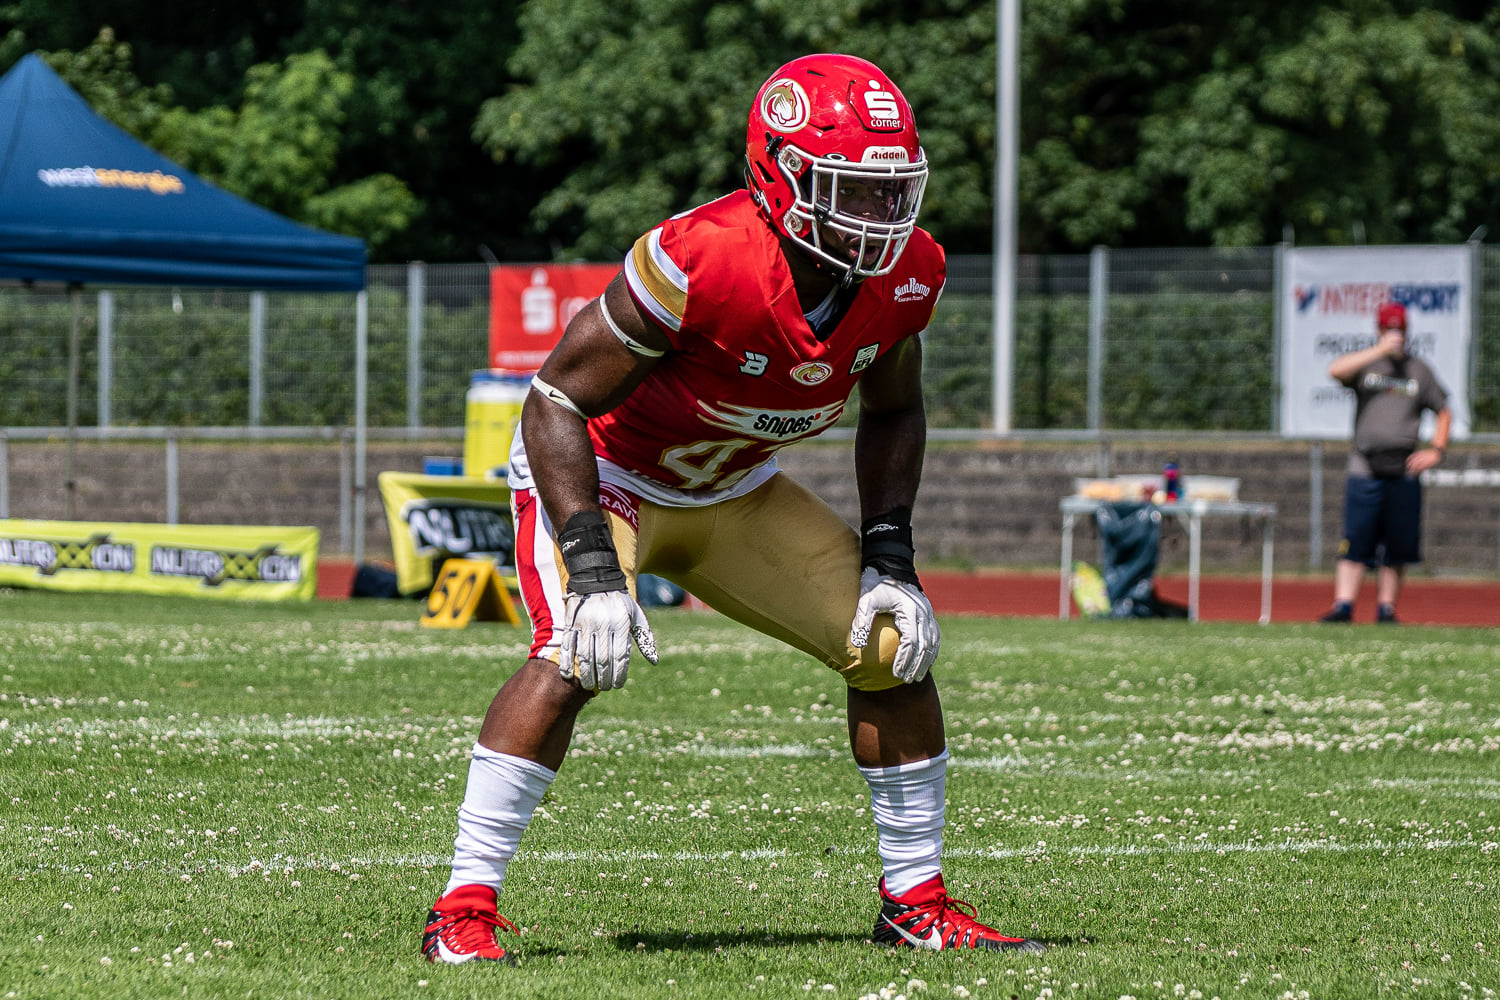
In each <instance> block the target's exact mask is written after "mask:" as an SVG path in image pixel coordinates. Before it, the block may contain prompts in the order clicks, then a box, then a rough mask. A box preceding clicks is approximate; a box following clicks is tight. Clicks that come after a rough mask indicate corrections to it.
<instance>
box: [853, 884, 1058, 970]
mask: <svg viewBox="0 0 1500 1000" xmlns="http://www.w3.org/2000/svg"><path fill="white" fill-rule="evenodd" d="M974 916H975V910H974V907H972V906H970V905H969V904H968V903H965V902H964V901H963V900H961V899H954V898H953V897H952V896H950V895H948V890H947V889H945V888H943V876H941V875H934V876H933V877H932V878H930V879H928V880H927V881H926V882H923V883H922V884H921V885H919V886H917V887H916V888H914V889H912V890H911V891H909V892H907V893H905V894H903V895H901V896H892V895H891V894H890V893H888V892H886V891H885V879H881V880H880V916H878V917H876V918H875V932H874V933H873V934H871V935H870V940H871V941H874V942H875V943H876V944H883V945H889V946H890V947H892V948H920V949H926V950H929V951H942V950H944V949H952V948H981V949H985V950H988V951H1024V952H1039V951H1046V950H1047V946H1046V945H1044V944H1042V942H1040V941H1032V940H1030V939H1028V938H1022V937H1008V936H1007V935H1004V934H1001V933H1000V932H999V931H997V930H995V929H994V928H993V927H986V926H985V925H984V924H981V923H980V922H979V921H977V920H975V919H974Z"/></svg>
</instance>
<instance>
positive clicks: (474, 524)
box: [378, 472, 516, 594]
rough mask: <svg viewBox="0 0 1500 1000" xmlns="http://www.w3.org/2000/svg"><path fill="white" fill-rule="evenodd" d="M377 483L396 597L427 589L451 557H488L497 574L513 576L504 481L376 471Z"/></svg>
mask: <svg viewBox="0 0 1500 1000" xmlns="http://www.w3.org/2000/svg"><path fill="white" fill-rule="evenodd" d="M378 482H379V483H380V502H381V503H382V504H384V505H385V523H386V526H387V527H388V528H389V529H390V532H391V554H392V555H393V556H394V559H395V563H396V589H397V590H399V591H400V592H401V593H403V594H415V593H420V592H422V591H425V590H428V589H429V588H431V586H432V581H433V580H434V579H435V578H436V571H437V568H438V566H440V565H442V563H443V561H444V560H446V559H448V558H449V557H452V556H457V557H458V558H461V559H490V560H492V561H493V562H494V563H495V565H496V566H498V567H499V568H500V572H501V575H502V576H505V575H508V576H514V575H515V572H516V571H515V564H516V555H515V553H516V532H515V529H514V527H512V524H511V517H510V490H509V489H508V488H507V487H506V485H505V482H504V480H490V479H483V478H480V477H477V476H426V475H417V474H416V473H410V472H382V473H381V474H380V476H379V478H378Z"/></svg>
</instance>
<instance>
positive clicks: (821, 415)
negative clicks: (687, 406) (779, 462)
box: [698, 400, 844, 441]
mask: <svg viewBox="0 0 1500 1000" xmlns="http://www.w3.org/2000/svg"><path fill="white" fill-rule="evenodd" d="M698 406H699V408H700V409H701V410H702V411H703V413H702V418H703V420H704V422H706V423H709V424H712V425H713V426H715V427H722V428H724V429H725V430H730V431H734V432H735V433H736V434H742V435H744V436H745V437H751V438H757V439H759V440H761V441H789V440H794V439H796V438H800V437H808V436H810V435H813V434H818V433H820V432H822V431H824V430H826V429H827V428H829V427H832V426H833V425H834V424H835V423H837V422H838V419H839V414H841V413H843V412H844V404H843V403H835V404H833V405H832V406H820V407H818V408H817V409H815V410H768V409H765V408H764V407H759V406H740V405H737V404H735V403H719V404H717V405H712V404H709V403H705V402H703V401H702V400H699V401H698Z"/></svg>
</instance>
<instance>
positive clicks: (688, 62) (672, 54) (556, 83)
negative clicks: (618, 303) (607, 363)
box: [474, 0, 994, 259]
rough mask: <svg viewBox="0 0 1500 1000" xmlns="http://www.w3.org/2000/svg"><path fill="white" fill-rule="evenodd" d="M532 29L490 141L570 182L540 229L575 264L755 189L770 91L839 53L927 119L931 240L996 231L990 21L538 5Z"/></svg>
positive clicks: (915, 10)
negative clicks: (787, 66)
mask: <svg viewBox="0 0 1500 1000" xmlns="http://www.w3.org/2000/svg"><path fill="white" fill-rule="evenodd" d="M518 27H519V29H520V38H521V41H520V44H519V45H518V46H517V48H516V51H515V55H514V56H513V57H512V59H511V62H510V68H511V70H512V71H513V72H514V73H515V74H516V76H518V77H519V78H521V79H523V80H524V81H526V82H525V83H523V84H520V85H517V86H515V87H513V88H511V89H510V90H509V91H507V92H506V93H504V94H502V95H499V96H497V97H493V98H491V99H490V100H488V101H486V102H485V103H484V105H483V106H482V107H481V108H480V111H479V117H478V120H477V121H476V123H475V125H474V136H475V138H476V139H478V140H479V141H480V142H482V143H483V144H484V147H485V148H486V149H487V150H489V151H490V153H491V154H492V155H493V156H494V157H495V159H496V160H497V161H499V162H501V163H511V162H520V163H521V164H523V165H525V166H527V167H530V168H532V169H536V170H542V171H546V172H549V173H551V174H552V175H553V176H554V177H555V182H554V186H553V187H552V188H551V190H550V191H549V192H548V193H547V194H546V195H545V196H544V197H543V198H542V199H541V200H540V201H539V202H538V204H537V206H536V209H535V211H534V212H533V215H532V221H533V225H534V226H535V231H536V232H538V233H540V234H546V235H547V236H549V237H550V238H552V239H554V240H556V241H557V243H558V244H559V246H560V247H561V248H562V254H563V255H564V256H574V257H584V258H590V259H605V258H611V257H614V258H617V257H619V256H620V255H621V254H623V253H624V251H625V249H626V248H628V247H629V246H630V244H631V242H632V241H633V240H634V239H635V237H636V236H638V235H639V234H640V233H641V232H642V231H643V230H644V229H646V228H647V227H649V226H651V225H653V224H655V223H656V222H658V221H660V220H661V219H662V218H663V217H665V216H666V215H669V214H671V213H672V212H675V211H679V210H681V209H682V208H685V207H687V206H688V205H690V204H693V203H695V202H699V201H704V200H708V199H710V198H713V197H717V196H718V195H721V194H724V193H725V192H727V191H730V190H733V189H734V188H736V187H739V186H740V185H741V184H742V183H743V180H742V170H743V165H744V149H745V119H746V113H747V111H748V109H749V107H750V102H751V100H752V99H753V98H754V96H755V91H756V89H757V88H758V87H759V86H760V84H761V83H762V82H763V81H764V80H765V78H766V76H767V75H768V74H769V73H770V72H771V71H772V70H774V69H775V68H776V67H777V66H779V65H780V64H782V63H783V62H786V61H788V60H790V59H793V58H795V57H797V56H799V55H803V54H805V53H807V52H816V51H830V50H837V51H844V52H850V53H854V54H856V55H862V56H865V57H866V58H869V59H872V60H873V61H875V62H876V63H878V64H880V65H881V66H882V68H884V69H886V70H887V71H888V72H889V73H891V74H892V76H893V77H894V78H895V79H896V80H897V82H898V83H900V85H901V87H902V90H903V91H904V92H905V93H906V95H907V97H908V98H909V99H910V100H911V101H912V103H913V105H914V106H915V107H916V108H917V117H918V124H919V127H920V129H921V133H922V139H923V143H924V146H925V147H926V149H927V150H928V152H929V155H930V156H931V157H932V159H933V161H934V163H935V164H936V169H935V170H934V173H933V177H932V180H931V182H930V184H929V187H928V191H927V196H926V200H925V201H924V203H923V205H924V207H923V222H924V225H927V226H929V227H931V228H933V229H934V230H936V231H939V232H940V233H941V234H942V235H943V236H944V237H945V238H948V239H950V240H952V239H954V238H955V237H957V238H960V239H961V238H962V237H964V236H968V237H970V238H972V239H976V240H977V239H978V238H979V237H980V236H981V235H982V234H987V233H988V231H989V221H988V211H987V206H988V205H989V195H988V186H989V182H988V180H987V177H988V173H989V171H988V167H987V165H986V164H987V162H988V161H987V159H986V157H987V153H986V148H987V147H992V146H993V137H994V129H993V112H992V110H987V108H986V107H985V106H984V105H983V104H981V103H976V101H975V100H973V95H974V93H975V90H976V89H978V90H980V91H983V90H984V89H985V88H986V87H987V86H990V87H991V88H992V81H993V76H994V73H993V65H994V55H993V53H994V21H993V14H992V13H991V12H990V11H988V10H980V11H976V10H973V9H969V5H967V4H961V3H944V2H926V3H921V2H918V3H899V2H881V0H797V2H792V0H767V2H764V3H759V4H756V5H753V6H752V5H738V4H723V3H715V2H712V0H633V2H625V3H619V2H613V0H609V2H607V0H533V2H532V3H529V4H527V5H526V6H525V7H524V8H523V10H522V12H521V15H520V18H519V22H518ZM935 53H941V58H940V59H933V58H931V57H932V56H933V55H934V54H935ZM975 81H979V82H978V83H976V82H975ZM985 81H990V83H988V84H987V83H986V82H985ZM989 95H990V96H989V97H988V98H987V100H988V102H989V103H988V108H989V109H992V108H993V103H994V99H993V90H992V89H990V90H989ZM984 239H986V240H987V235H985V236H984Z"/></svg>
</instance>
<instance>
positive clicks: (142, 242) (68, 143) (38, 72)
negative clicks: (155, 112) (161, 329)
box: [0, 53, 365, 292]
mask: <svg viewBox="0 0 1500 1000" xmlns="http://www.w3.org/2000/svg"><path fill="white" fill-rule="evenodd" d="M0 278H10V279H18V280H21V281H30V282H43V281H55V282H63V283H65V284H84V283H87V284H148V285H208V286H213V287H220V288H255V289H258V290H263V291H322V292H357V291H360V290H361V289H363V288H364V287H365V244H364V241H362V240H358V239H355V238H353V237H350V236H336V235H334V234H332V233H325V232H321V231H319V230H317V229H310V228H308V227H307V226H303V225H300V224H298V223H296V222H293V221H291V220H290V219H286V218H283V217H282V216H280V215H277V214H276V213H275V212H271V211H269V210H267V209H264V208H261V207H260V206H259V205H255V204H252V203H250V202H248V201H245V200H244V199H242V198H238V197H236V196H234V195H232V194H229V193H228V192H226V191H222V190H220V189H219V188H216V187H214V186H213V185H211V184H209V183H207V182H205V181H203V180H200V179H199V178H198V177H195V176H194V175H193V174H191V173H189V172H188V171H186V170H184V169H183V168H182V167H180V166H178V165H177V164H175V163H173V162H172V161H171V160H169V159H167V158H166V157H165V156H162V155H161V154H160V153H157V152H156V151H155V150H153V149H151V148H150V147H148V146H146V145H144V144H142V143H140V142H138V141H137V140H136V139H134V138H132V137H131V136H130V135H128V134H126V133H125V132H123V131H121V130H120V129H118V128H116V127H115V126H114V125H112V124H110V123H109V122H107V121H105V120H104V119H103V118H100V117H99V116H98V115H97V114H95V113H94V110H93V109H92V108H90V107H89V105H88V103H87V102H86V101H84V99H83V98H81V97H79V96H78V94H77V93H75V92H74V91H73V90H72V88H70V87H69V86H68V85H67V84H66V83H64V82H63V81H62V79H61V78H60V77H59V76H58V75H57V74H56V73H54V72H53V71H52V69H51V67H49V66H48V65H47V64H46V63H45V62H44V61H42V59H41V57H40V56H38V55H36V54H35V53H33V54H31V55H28V56H25V57H24V58H22V59H21V61H20V62H18V63H16V65H15V66H14V67H12V68H11V70H10V72H8V73H6V74H5V76H4V77H0Z"/></svg>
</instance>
